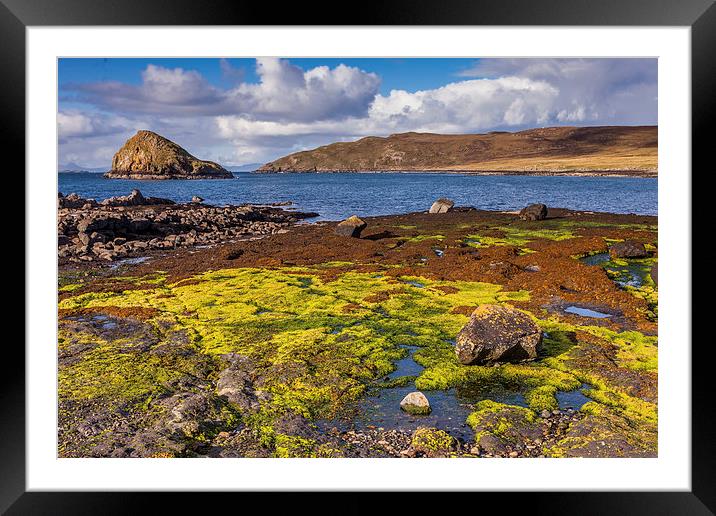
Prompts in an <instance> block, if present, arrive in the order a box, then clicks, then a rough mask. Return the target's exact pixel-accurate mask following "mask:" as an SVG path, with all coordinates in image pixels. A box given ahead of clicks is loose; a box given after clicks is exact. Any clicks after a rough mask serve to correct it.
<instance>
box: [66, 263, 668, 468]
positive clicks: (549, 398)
mask: <svg viewBox="0 0 716 516" xmlns="http://www.w3.org/2000/svg"><path fill="white" fill-rule="evenodd" d="M339 263H340V264H335V263H331V264H330V266H332V267H342V266H344V265H345V264H344V263H343V262H339ZM327 266H329V264H321V265H318V266H315V267H284V268H280V269H254V268H241V269H228V270H221V271H212V272H207V273H204V274H200V275H197V276H195V277H193V278H190V279H189V280H188V281H187V280H184V281H180V282H176V283H167V281H166V278H165V277H164V276H163V275H161V274H160V275H157V276H154V277H149V278H146V277H145V278H142V279H141V281H140V280H138V279H136V278H135V279H134V280H131V281H133V282H135V283H140V284H142V285H143V286H144V287H145V288H143V289H142V290H124V291H123V292H90V293H85V294H79V295H74V296H71V297H67V298H66V299H64V300H62V301H61V302H60V303H59V307H60V308H61V309H62V308H67V309H75V308H96V309H101V307H120V308H121V307H145V308H154V309H156V310H157V311H158V315H156V316H155V317H153V318H151V319H150V320H149V321H148V323H149V324H153V325H157V326H159V325H161V326H162V327H163V328H165V330H162V331H164V332H166V331H168V330H171V331H186V332H187V335H189V341H190V346H191V347H192V348H193V349H195V350H196V351H197V352H198V354H199V355H200V356H205V357H208V359H209V361H210V362H212V361H213V360H214V358H217V359H218V357H219V356H221V355H223V354H225V353H238V354H240V355H243V356H246V357H249V358H250V359H251V360H253V361H254V363H255V364H256V370H257V374H258V375H259V377H260V381H259V383H258V384H257V391H260V392H263V393H265V394H267V395H268V396H267V397H266V400H265V401H262V404H261V408H260V409H259V413H258V414H256V415H254V416H251V417H246V418H245V421H246V423H247V424H249V425H250V426H252V427H253V428H255V429H257V431H258V432H259V434H260V435H261V436H262V437H261V439H262V442H263V443H264V444H265V445H266V446H267V447H269V448H270V449H272V450H273V454H274V455H275V456H279V457H305V456H335V454H336V453H337V451H336V450H332V449H330V448H327V447H325V445H321V444H318V443H316V442H315V441H312V440H310V439H304V438H300V437H297V436H290V435H285V434H282V433H280V432H277V431H276V430H275V429H274V421H275V420H276V419H277V418H279V417H280V416H281V415H282V414H286V413H291V414H298V415H301V416H303V417H305V418H307V419H309V420H316V419H322V418H331V417H333V416H334V415H335V414H337V413H338V412H339V410H340V409H341V407H343V406H344V405H346V404H347V403H350V402H353V401H355V400H356V399H358V398H359V397H361V396H363V395H364V393H365V392H366V389H367V388H369V387H370V386H377V387H381V388H389V387H392V386H399V385H405V384H407V383H408V382H409V381H412V380H413V377H401V378H397V379H394V380H390V381H387V382H383V383H380V382H379V381H378V379H379V378H384V377H385V376H386V375H387V374H389V373H391V372H393V371H394V370H395V364H394V363H395V361H396V360H399V359H400V358H403V357H404V356H405V350H404V349H403V348H402V347H401V346H405V345H413V346H418V347H419V349H417V350H416V351H415V353H414V355H413V356H414V359H415V361H416V362H417V363H418V364H420V365H422V366H423V367H424V368H425V369H424V370H423V371H422V372H421V373H420V375H419V376H418V377H417V378H415V379H414V380H415V384H416V387H417V388H418V389H420V390H433V389H449V388H452V387H457V386H460V385H468V384H474V383H479V384H488V383H489V384H500V385H503V386H506V387H511V388H512V387H514V386H517V387H518V388H519V389H520V390H522V391H524V393H525V399H526V401H527V404H528V408H521V407H511V406H510V407H511V408H510V410H512V409H520V412H519V417H520V418H522V419H524V422H525V424H527V423H528V422H530V417H534V415H535V413H538V412H540V411H542V410H553V409H554V408H556V407H557V401H556V398H555V394H556V393H557V391H569V390H573V389H576V388H579V386H580V385H582V384H583V383H587V384H588V385H590V389H589V390H588V395H589V396H590V397H591V398H592V399H593V400H594V401H593V402H591V403H588V404H587V405H585V407H586V408H583V410H585V411H589V410H592V411H597V410H598V409H599V408H600V407H601V408H608V409H609V410H610V411H611V412H610V413H614V414H618V415H619V417H623V418H625V420H627V421H636V422H644V423H646V424H648V425H654V424H655V422H656V405H655V404H653V403H649V402H646V401H644V400H641V399H639V398H637V397H635V396H632V395H631V394H629V393H628V392H625V391H624V390H623V389H621V388H620V387H619V386H618V385H616V384H614V383H613V382H611V381H610V379H609V378H608V377H605V376H603V375H601V374H600V373H599V371H597V370H592V369H590V368H588V367H577V366H575V365H574V363H573V362H574V361H573V360H572V358H573V357H574V356H575V354H577V353H578V352H579V351H580V349H581V348H582V347H583V346H584V344H583V343H582V342H580V340H579V338H578V336H577V335H578V334H579V333H580V332H583V333H586V334H589V335H591V336H594V337H597V338H599V339H602V340H604V341H605V342H608V343H610V344H612V345H613V346H614V347H615V349H616V353H615V358H614V360H615V363H616V365H617V366H619V367H623V368H625V369H631V370H635V371H647V372H648V371H656V368H657V341H656V337H648V336H645V335H643V334H641V333H639V332H621V333H618V332H614V331H612V330H609V329H606V328H603V327H596V326H593V327H592V326H575V325H569V324H565V323H562V322H561V321H559V320H558V319H548V320H538V321H537V322H538V323H539V324H540V326H541V327H542V328H543V329H544V330H545V331H547V332H548V333H547V335H546V336H545V339H544V343H543V350H542V354H541V357H540V359H539V360H537V361H535V362H530V363H522V364H503V365H498V366H496V367H492V366H466V365H463V364H460V363H459V361H458V360H457V358H456V356H455V352H454V347H453V345H452V342H451V339H453V338H454V336H455V335H456V334H457V332H458V331H459V330H460V329H461V328H462V326H463V325H464V324H465V323H466V322H467V320H468V318H467V316H465V315H462V314H459V313H452V309H453V308H455V307H458V306H474V305H479V304H483V303H511V302H519V301H527V300H529V293H528V292H526V291H517V292H509V291H504V290H503V289H502V287H501V286H499V285H493V284H488V283H479V282H456V281H435V280H430V279H427V278H423V277H417V276H402V277H397V278H394V277H390V276H377V275H376V274H375V273H358V272H352V271H350V272H344V273H342V274H340V275H338V276H337V277H336V278H335V279H332V280H331V281H324V280H322V279H321V276H320V274H319V273H320V270H321V269H322V268H325V267H327ZM124 280H126V281H130V280H129V279H127V278H123V281H124ZM407 282H413V283H414V284H409V283H407ZM418 284H419V286H418ZM396 286H398V287H399V288H396ZM440 287H451V288H450V289H443V290H441V288H440ZM386 292H390V294H389V295H381V294H385V293H386ZM69 293H70V294H71V292H69ZM167 329H168V330H167ZM78 338H79V339H80V340H84V341H86V342H91V343H93V344H98V346H97V347H96V349H93V350H91V351H88V352H86V353H84V355H83V357H82V359H81V360H80V361H78V362H77V363H75V364H72V365H69V366H65V367H61V368H60V377H59V382H60V396H61V397H62V398H66V399H99V398H102V399H104V398H107V399H110V400H116V401H127V400H144V402H145V403H147V400H152V399H154V398H156V397H157V396H161V395H162V394H163V393H166V392H168V390H167V385H169V384H171V382H173V381H176V380H177V379H179V378H181V377H183V376H185V375H187V374H193V372H195V369H196V367H197V361H196V359H195V358H182V357H178V356H173V355H169V356H166V357H164V356H154V355H152V354H149V353H142V354H133V353H127V352H122V351H121V348H122V345H120V344H121V342H118V341H112V342H109V341H103V340H102V339H98V338H97V337H96V336H94V335H92V336H89V335H85V334H80V335H79V337H78V335H77V334H75V335H72V336H71V338H70V336H69V335H67V334H65V333H62V332H61V334H60V339H59V341H58V344H59V346H60V347H63V346H67V345H68V342H69V341H70V340H72V339H74V340H73V342H75V343H77V342H78ZM128 339H129V340H131V336H130V337H128ZM216 367H218V366H216ZM480 403H481V404H479V405H476V410H475V412H474V413H473V414H472V415H471V416H470V418H468V423H469V424H470V425H471V426H472V427H473V428H476V427H478V426H479V425H480V421H482V419H481V417H482V416H485V415H486V414H487V412H489V410H488V409H490V408H492V409H495V408H496V407H495V406H492V405H490V404H489V403H486V402H480ZM595 407H596V408H595ZM503 408H504V407H502V409H503ZM494 411H495V410H493V412H494ZM521 411H526V412H524V413H523V412H521ZM527 413H529V414H532V415H531V416H528V415H527ZM475 414H482V416H480V415H475ZM245 416H250V415H245ZM506 420H507V421H506V422H502V423H499V422H500V421H501V420H500V418H498V419H497V421H498V423H499V424H497V425H496V426H495V425H492V426H495V428H492V427H491V430H490V432H493V433H495V432H496V433H497V435H507V434H508V433H509V428H507V427H506V425H508V424H509V421H510V420H511V419H510V418H506ZM503 427H504V428H503ZM553 453H554V454H555V455H558V454H559V453H561V452H560V451H559V450H555V451H554V452H553Z"/></svg>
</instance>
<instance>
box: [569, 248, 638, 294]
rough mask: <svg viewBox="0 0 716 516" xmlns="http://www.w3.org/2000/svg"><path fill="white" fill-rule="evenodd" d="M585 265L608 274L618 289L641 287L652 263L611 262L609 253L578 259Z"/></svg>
mask: <svg viewBox="0 0 716 516" xmlns="http://www.w3.org/2000/svg"><path fill="white" fill-rule="evenodd" d="M580 261H581V262H582V263H584V264H586V265H597V266H599V267H602V268H603V269H604V270H605V271H607V272H608V273H609V275H610V276H611V278H612V279H613V280H614V281H615V282H616V283H617V285H619V286H620V287H637V288H638V287H641V286H644V285H645V284H646V282H647V277H648V276H649V274H650V272H651V266H652V262H649V261H646V260H643V259H624V260H619V263H617V262H615V261H613V260H612V259H611V257H610V256H609V253H599V254H593V255H591V256H585V257H583V258H580Z"/></svg>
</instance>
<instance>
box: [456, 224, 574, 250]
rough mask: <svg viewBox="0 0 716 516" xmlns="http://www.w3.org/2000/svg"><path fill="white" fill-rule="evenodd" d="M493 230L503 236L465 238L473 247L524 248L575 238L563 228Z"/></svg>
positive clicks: (497, 227) (475, 235) (472, 236)
mask: <svg viewBox="0 0 716 516" xmlns="http://www.w3.org/2000/svg"><path fill="white" fill-rule="evenodd" d="M491 230H497V231H500V232H502V234H503V236H501V237H494V236H489V235H481V234H472V235H467V236H466V237H465V242H466V243H467V244H469V245H471V246H473V247H490V246H501V245H511V246H515V247H523V246H524V245H526V244H528V243H530V242H532V241H534V240H539V239H546V240H556V241H559V240H567V239H570V238H574V237H575V235H574V233H573V232H572V231H570V230H568V229H561V228H555V229H549V228H544V227H540V229H528V228H518V227H511V226H496V227H494V228H491Z"/></svg>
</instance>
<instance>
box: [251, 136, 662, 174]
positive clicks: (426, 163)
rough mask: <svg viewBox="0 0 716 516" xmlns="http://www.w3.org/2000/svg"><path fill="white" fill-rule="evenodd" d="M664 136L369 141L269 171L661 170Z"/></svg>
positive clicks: (279, 163) (288, 160) (329, 148)
mask: <svg viewBox="0 0 716 516" xmlns="http://www.w3.org/2000/svg"><path fill="white" fill-rule="evenodd" d="M657 150H658V139H657V128H656V127H654V126H650V127H583V128H576V127H552V128H544V129H530V130H527V131H521V132H517V133H507V132H492V133H487V134H463V135H440V134H429V133H403V134H396V135H391V136H389V137H387V138H378V137H367V138H362V139H360V140H357V141H355V142H341V143H333V144H330V145H326V146H323V147H318V148H317V149H313V150H309V151H302V152H297V153H294V154H290V155H288V156H285V157H283V158H280V159H277V160H275V161H273V162H272V163H267V164H266V165H264V166H263V167H261V169H260V170H262V171H278V170H279V169H281V171H297V172H311V171H314V170H317V171H331V170H358V171H372V170H460V171H484V172H490V171H527V172H529V171H533V172H570V171H621V172H628V171H634V172H638V173H642V174H643V173H653V174H655V172H656V169H657Z"/></svg>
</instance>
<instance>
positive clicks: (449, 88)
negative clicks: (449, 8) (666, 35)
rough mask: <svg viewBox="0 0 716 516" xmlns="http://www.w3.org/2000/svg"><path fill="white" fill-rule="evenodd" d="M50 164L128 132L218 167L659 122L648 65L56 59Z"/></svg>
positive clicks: (105, 154)
mask: <svg viewBox="0 0 716 516" xmlns="http://www.w3.org/2000/svg"><path fill="white" fill-rule="evenodd" d="M58 71H59V77H58V82H59V84H58V87H59V89H58V99H59V104H58V105H59V113H58V132H59V145H60V164H68V163H77V164H80V165H82V166H86V167H101V166H108V165H109V163H110V161H111V158H112V155H113V154H114V152H116V150H117V149H118V148H119V147H120V146H121V145H122V143H123V142H124V141H125V140H126V139H127V138H129V137H130V136H131V135H132V134H134V133H135V132H136V131H137V130H139V129H150V130H154V131H156V132H158V133H160V134H163V135H164V136H166V137H168V138H170V139H172V140H174V141H176V142H177V143H179V144H180V145H182V146H184V147H185V148H187V150H189V151H190V152H191V153H192V154H194V155H196V156H198V157H200V158H204V159H212V160H215V161H219V162H220V163H222V164H224V165H240V164H244V163H254V162H266V161H270V160H272V159H274V158H277V157H279V156H282V155H285V154H287V153H290V152H295V151H297V150H303V149H306V148H313V147H316V146H318V145H323V144H327V143H331V142H333V141H348V140H354V139H357V138H360V137H363V136H368V135H375V136H387V135H389V134H392V133H396V132H405V131H423V132H438V133H472V132H486V131H490V130H496V129H500V130H521V129H525V128H530V127H543V126H550V125H646V124H656V121H657V82H656V77H657V61H656V60H655V59H542V58H540V59H452V58H445V59H442V58H439V59H415V58H395V59H393V58H391V59H388V58H365V59H340V58H331V59H324V58H321V59H319V58H315V59H314V58H312V59H296V58H289V59H278V58H259V59H233V58H230V59H229V58H192V59H178V58H171V59H152V58H141V59H134V58H132V59H121V58H111V59H96V58H72V59H60V60H59V63H58Z"/></svg>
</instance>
